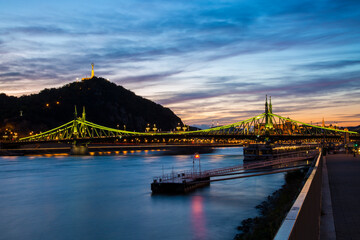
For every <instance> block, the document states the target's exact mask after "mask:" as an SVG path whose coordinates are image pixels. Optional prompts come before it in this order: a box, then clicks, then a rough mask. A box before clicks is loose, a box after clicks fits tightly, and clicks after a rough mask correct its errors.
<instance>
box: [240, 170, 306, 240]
mask: <svg viewBox="0 0 360 240" xmlns="http://www.w3.org/2000/svg"><path fill="white" fill-rule="evenodd" d="M308 169H309V168H303V169H301V170H296V171H294V172H288V173H286V175H285V184H284V185H283V186H282V187H281V188H280V189H279V190H276V191H275V192H273V193H272V194H271V195H269V196H268V197H267V199H266V200H265V201H263V202H262V203H261V204H259V205H257V206H256V209H258V210H259V215H258V216H256V217H254V218H248V219H245V220H243V221H242V222H241V225H240V226H238V227H237V229H238V230H239V231H241V233H238V234H236V235H235V237H234V239H235V240H245V239H246V240H248V239H273V238H274V236H275V234H276V232H277V231H278V229H279V227H280V225H281V223H282V221H283V219H284V218H285V216H286V214H287V213H288V211H289V210H290V208H291V206H292V205H293V202H294V201H295V199H296V197H297V195H298V193H299V192H300V189H301V187H302V186H303V184H304V183H305V176H306V175H307V172H308Z"/></svg>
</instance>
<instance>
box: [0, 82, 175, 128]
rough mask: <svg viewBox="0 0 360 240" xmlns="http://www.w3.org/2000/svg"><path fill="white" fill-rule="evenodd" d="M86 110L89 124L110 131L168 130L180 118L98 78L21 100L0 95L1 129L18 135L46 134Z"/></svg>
mask: <svg viewBox="0 0 360 240" xmlns="http://www.w3.org/2000/svg"><path fill="white" fill-rule="evenodd" d="M75 105H76V106H77V109H78V115H79V116H80V114H81V111H82V107H83V106H85V108H86V118H87V120H88V121H91V122H94V123H96V124H100V125H104V126H107V127H112V128H119V129H124V125H125V126H126V130H129V131H134V130H135V131H144V130H145V127H146V125H147V124H148V123H149V124H151V125H153V124H156V126H157V128H158V129H161V130H171V129H174V128H175V127H176V126H177V125H178V123H179V122H180V123H181V124H182V121H181V119H180V118H179V117H178V116H176V115H175V114H174V113H173V112H172V111H171V110H170V109H168V108H164V107H163V106H161V105H159V104H156V103H154V102H152V101H150V100H147V99H145V98H142V97H140V96H137V95H135V93H133V92H131V91H129V90H127V89H125V88H123V87H122V86H118V85H116V84H114V83H111V82H109V81H108V80H106V79H104V78H100V77H93V78H91V79H88V80H84V81H81V82H73V83H70V84H67V85H65V86H63V87H60V88H51V89H44V90H42V91H41V92H40V93H38V94H32V95H27V96H22V97H13V96H7V95H5V94H0V127H2V128H4V127H8V128H11V129H15V131H18V132H19V133H21V135H28V134H29V132H30V131H34V132H39V131H46V130H49V129H51V128H54V127H57V126H59V125H61V124H63V123H66V122H68V121H70V120H71V119H73V117H74V106H75Z"/></svg>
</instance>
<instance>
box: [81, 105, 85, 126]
mask: <svg viewBox="0 0 360 240" xmlns="http://www.w3.org/2000/svg"><path fill="white" fill-rule="evenodd" d="M85 116H86V114H85V106H83V112H82V118H81V120H82V121H83V122H85Z"/></svg>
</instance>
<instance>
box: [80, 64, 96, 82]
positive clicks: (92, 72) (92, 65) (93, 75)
mask: <svg viewBox="0 0 360 240" xmlns="http://www.w3.org/2000/svg"><path fill="white" fill-rule="evenodd" d="M93 77H95V74H94V63H91V77H89V78H82V80H83V81H84V80H89V79H92V78H93Z"/></svg>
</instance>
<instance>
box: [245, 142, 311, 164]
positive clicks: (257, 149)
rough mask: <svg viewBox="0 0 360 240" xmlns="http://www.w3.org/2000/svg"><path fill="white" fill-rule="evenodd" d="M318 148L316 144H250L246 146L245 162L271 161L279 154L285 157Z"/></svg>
mask: <svg viewBox="0 0 360 240" xmlns="http://www.w3.org/2000/svg"><path fill="white" fill-rule="evenodd" d="M316 148H317V146H315V145H289V146H275V145H270V144H250V145H249V146H247V147H245V148H244V162H251V161H271V160H274V159H276V158H279V156H281V157H283V156H287V155H292V154H296V153H298V152H302V151H310V150H314V149H316Z"/></svg>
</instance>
